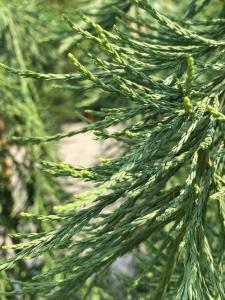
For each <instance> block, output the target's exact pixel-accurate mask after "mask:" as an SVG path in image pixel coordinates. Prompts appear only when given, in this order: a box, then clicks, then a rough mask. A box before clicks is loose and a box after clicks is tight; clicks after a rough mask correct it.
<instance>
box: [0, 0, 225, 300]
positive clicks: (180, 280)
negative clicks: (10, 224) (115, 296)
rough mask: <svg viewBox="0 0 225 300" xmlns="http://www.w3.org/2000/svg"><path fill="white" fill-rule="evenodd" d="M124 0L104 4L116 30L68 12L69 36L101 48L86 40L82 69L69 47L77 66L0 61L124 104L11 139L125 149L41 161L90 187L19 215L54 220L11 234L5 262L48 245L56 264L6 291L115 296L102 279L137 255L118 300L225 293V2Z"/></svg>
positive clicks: (224, 296) (52, 170)
mask: <svg viewBox="0 0 225 300" xmlns="http://www.w3.org/2000/svg"><path fill="white" fill-rule="evenodd" d="M162 2H163V3H165V2H164V1H162ZM120 3H121V1H113V2H112V1H109V6H108V8H107V9H110V10H111V12H112V13H113V17H114V18H115V20H116V23H117V24H116V26H114V27H113V30H112V31H111V30H110V28H111V27H110V28H108V27H107V26H105V25H104V24H103V23H101V25H99V24H98V23H96V19H95V18H93V17H92V16H88V14H87V15H86V16H85V15H84V14H82V12H81V13H80V18H81V19H82V22H83V23H84V24H85V25H83V26H77V25H76V24H75V23H74V22H73V21H71V18H70V17H69V16H67V17H66V20H67V21H68V23H69V25H70V26H71V29H72V30H73V31H74V36H75V37H76V38H77V37H78V36H79V38H80V39H79V41H80V42H81V43H85V42H87V43H89V42H91V45H94V47H95V49H98V50H96V51H94V52H92V51H91V50H92V48H91V47H90V50H89V53H87V57H88V58H89V59H90V62H89V63H87V64H83V63H81V62H80V61H79V60H78V59H77V58H76V53H69V55H68V57H69V59H70V61H71V64H72V65H73V66H74V69H75V71H74V73H68V74H47V73H41V72H34V71H28V70H26V69H24V68H23V66H22V67H20V68H19V69H18V68H12V67H8V66H6V65H3V64H1V66H2V67H3V69H5V70H6V71H8V72H9V74H10V73H11V74H15V75H19V76H21V78H23V79H22V80H25V79H24V77H26V78H28V79H27V80H29V78H36V79H39V80H46V81H57V82H60V83H61V82H64V81H66V82H67V83H69V85H70V86H75V87H76V88H80V89H81V90H82V89H83V90H87V89H89V90H91V91H93V92H95V91H96V90H97V91H101V93H104V95H106V97H109V99H113V98H116V99H117V101H118V99H119V105H118V106H117V107H114V108H102V109H101V110H100V111H96V112H92V114H95V115H96V117H97V121H96V122H89V123H87V125H86V126H85V127H84V128H82V129H81V130H77V131H71V132H67V133H57V134H53V135H49V136H48V135H43V134H40V135H38V134H36V135H31V134H30V133H29V132H26V133H25V134H20V136H17V137H14V138H13V141H14V142H15V143H18V144H20V145H24V146H25V147H35V146H36V145H39V144H41V145H45V146H46V145H49V143H47V142H51V141H57V140H61V139H63V138H66V137H70V136H73V135H75V134H79V133H82V132H85V131H93V132H94V134H95V135H96V137H97V138H98V139H109V138H112V139H115V140H116V141H117V142H118V143H119V144H122V145H123V147H124V153H123V155H119V156H118V157H112V158H110V159H102V160H101V162H100V163H99V164H98V165H96V166H93V167H90V168H85V167H83V168H81V167H76V166H70V165H67V164H64V163H57V162H54V161H50V160H49V161H46V160H45V161H42V167H41V168H42V170H43V172H45V173H47V174H50V175H51V176H52V177H53V178H54V177H55V176H56V177H58V176H60V177H64V176H70V177H74V178H81V179H83V180H87V181H93V182H94V183H95V184H96V187H95V190H94V191H89V192H84V193H81V194H78V195H75V196H74V199H73V201H71V202H69V203H65V204H63V203H62V204H61V205H60V206H56V207H55V213H54V214H49V215H46V214H43V215H40V214H30V213H27V212H24V213H23V214H22V216H23V217H26V218H31V219H33V220H36V221H42V222H49V223H51V224H52V223H53V224H54V225H53V227H52V228H51V229H50V230H45V231H44V230H43V231H42V232H39V233H20V234H14V236H16V237H17V238H21V239H23V241H21V243H18V244H14V245H13V246H10V247H8V246H6V247H5V248H6V249H7V248H10V249H15V250H17V251H18V252H17V254H16V255H15V256H14V257H13V258H11V259H9V260H7V261H4V262H3V263H2V267H1V268H2V269H8V268H11V267H13V266H14V265H15V264H17V263H18V262H19V261H21V260H22V261H23V260H24V259H33V258H36V257H39V256H42V255H43V254H44V253H46V252H47V253H51V254H52V256H53V257H54V264H52V266H51V267H50V268H49V269H48V270H47V271H46V272H42V273H40V274H38V275H36V276H35V277H34V278H33V281H30V282H20V283H19V287H20V290H19V291H12V292H9V293H8V295H9V296H10V295H13V294H19V293H21V294H23V295H26V296H27V295H31V296H33V295H38V296H40V297H44V298H45V299H60V298H61V297H64V298H65V299H75V295H77V296H76V297H78V299H79V297H80V298H81V299H95V298H94V297H97V296H96V294H98V297H99V299H110V297H111V299H112V293H111V291H110V289H109V288H108V287H107V284H104V274H105V272H106V270H107V268H108V267H109V266H110V265H111V264H112V263H113V261H115V260H116V259H117V258H118V257H120V256H122V255H124V254H126V253H130V252H132V253H133V257H134V259H135V261H136V264H137V267H136V271H135V274H134V277H133V278H120V280H121V285H122V287H123V288H124V295H123V299H151V300H158V299H177V300H178V299H196V300H201V299H202V300H205V299H221V300H223V299H225V291H224V282H225V277H224V276H225V269H224V263H225V261H224V243H225V239H224V234H225V206H224V184H225V178H224V121H225V115H224V90H225V84H224V83H225V82H224V57H225V56H224V53H225V52H224V47H225V42H224V28H225V4H224V2H223V1H216V0H211V1H210V0H207V1H200V0H193V1H184V2H182V5H181V4H180V5H179V3H180V2H179V3H178V2H177V1H171V2H169V3H168V4H164V6H163V5H162V6H161V7H160V6H156V4H157V3H159V2H158V1H157V3H154V1H148V0H135V1H124V2H123V5H125V4H126V5H127V7H126V9H124V7H121V5H120ZM112 4H114V6H113V5H112ZM153 4H155V5H153ZM155 8H157V9H155ZM90 15H91V14H90ZM99 23H100V22H99ZM89 45H90V44H89ZM84 53H85V54H86V52H84ZM25 82H27V81H26V80H25ZM101 93H100V94H101ZM117 103H118V102H117ZM121 123H122V128H121V127H120V129H118V130H114V131H111V130H109V128H110V127H111V126H113V125H116V124H121ZM46 147H47V146H46ZM62 249H63V250H62ZM62 254H63V255H62ZM99 278H100V279H99Z"/></svg>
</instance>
